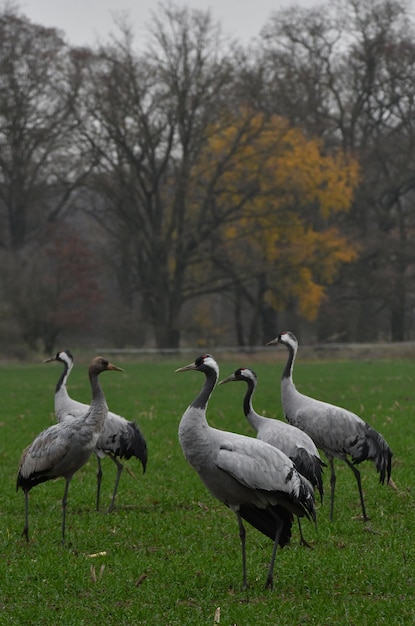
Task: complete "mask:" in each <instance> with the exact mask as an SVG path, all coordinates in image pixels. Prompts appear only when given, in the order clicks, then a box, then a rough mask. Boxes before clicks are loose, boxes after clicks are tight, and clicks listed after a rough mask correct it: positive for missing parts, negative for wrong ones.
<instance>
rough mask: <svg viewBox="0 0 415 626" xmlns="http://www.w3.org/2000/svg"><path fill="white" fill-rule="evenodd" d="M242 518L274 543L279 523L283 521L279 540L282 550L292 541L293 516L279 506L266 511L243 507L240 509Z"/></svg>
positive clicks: (270, 507) (247, 506) (253, 507)
mask: <svg viewBox="0 0 415 626" xmlns="http://www.w3.org/2000/svg"><path fill="white" fill-rule="evenodd" d="M239 513H240V515H241V517H242V518H243V519H244V520H245V521H246V522H248V524H251V526H253V527H254V528H256V529H257V530H259V531H260V532H261V533H262V534H263V535H266V536H267V537H269V538H270V539H272V541H274V539H275V535H276V532H277V529H278V527H279V522H280V521H282V523H283V527H282V531H281V535H280V538H279V542H278V543H279V545H280V547H281V548H283V547H284V546H286V545H288V544H289V543H290V539H291V527H292V523H293V519H294V518H293V514H292V513H291V512H290V511H288V510H287V509H285V508H284V507H282V506H279V505H273V506H269V507H268V508H266V509H260V508H258V507H255V506H249V505H242V506H241V507H240V509H239Z"/></svg>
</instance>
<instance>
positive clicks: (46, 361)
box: [42, 356, 56, 363]
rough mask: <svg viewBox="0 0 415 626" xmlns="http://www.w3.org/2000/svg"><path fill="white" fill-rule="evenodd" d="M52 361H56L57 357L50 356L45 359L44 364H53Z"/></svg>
mask: <svg viewBox="0 0 415 626" xmlns="http://www.w3.org/2000/svg"><path fill="white" fill-rule="evenodd" d="M52 361H56V357H55V356H50V357H49V358H48V359H45V360H44V361H42V363H51V362H52Z"/></svg>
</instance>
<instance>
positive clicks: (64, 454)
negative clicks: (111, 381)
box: [16, 357, 122, 542]
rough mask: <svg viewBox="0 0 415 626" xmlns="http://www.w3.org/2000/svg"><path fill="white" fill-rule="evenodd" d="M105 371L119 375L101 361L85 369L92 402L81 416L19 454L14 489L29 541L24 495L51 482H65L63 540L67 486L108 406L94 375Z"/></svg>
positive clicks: (89, 451)
mask: <svg viewBox="0 0 415 626" xmlns="http://www.w3.org/2000/svg"><path fill="white" fill-rule="evenodd" d="M107 370H115V371H122V370H121V368H119V367H116V366H115V365H113V364H112V363H109V362H108V361H107V360H106V359H103V358H102V357H95V358H94V359H93V360H92V361H91V364H90V366H89V370H88V373H89V380H90V384H91V391H92V401H91V404H90V405H89V406H87V410H86V411H84V414H83V415H82V416H80V417H77V418H74V419H73V420H71V421H66V422H61V423H58V424H54V425H53V426H50V427H49V428H47V429H46V430H44V431H42V432H41V433H40V434H39V435H38V436H37V437H36V438H35V439H34V441H33V442H32V443H31V444H30V445H29V446H28V447H27V448H26V449H25V450H24V451H23V454H22V456H21V459H20V463H19V470H18V475H17V482H16V489H17V490H18V489H19V488H21V489H22V490H23V492H24V495H25V526H24V529H23V533H22V534H23V535H25V537H26V540H27V541H28V540H29V523H28V510H29V504H28V493H29V491H30V490H31V489H32V488H33V487H35V486H36V485H38V484H39V483H42V482H46V481H48V480H52V479H54V478H59V477H63V478H65V491H64V496H63V499H62V542H64V540H65V523H66V504H67V495H68V489H69V483H70V481H71V480H72V477H73V475H74V473H75V472H77V471H78V470H79V469H80V468H81V467H82V466H83V465H85V463H86V462H87V461H88V459H89V457H90V456H91V454H92V452H93V450H94V448H95V446H96V444H97V441H98V438H99V435H100V432H101V429H102V427H103V425H104V421H105V418H106V415H107V413H108V406H107V403H106V400H105V396H104V393H103V391H102V388H101V386H100V384H99V381H98V375H99V374H100V373H101V372H104V371H107Z"/></svg>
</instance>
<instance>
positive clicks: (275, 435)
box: [219, 367, 326, 547]
mask: <svg viewBox="0 0 415 626" xmlns="http://www.w3.org/2000/svg"><path fill="white" fill-rule="evenodd" d="M238 381H241V382H245V383H246V384H247V390H246V393H245V396H244V399H243V409H244V413H245V416H246V418H247V420H248V422H249V423H250V424H251V426H252V428H253V429H254V430H255V432H256V433H257V438H258V439H261V441H265V442H266V443H269V444H271V445H272V446H274V447H276V448H278V449H279V450H281V451H282V452H284V454H286V455H287V456H288V457H289V458H290V459H291V460H292V461H293V462H294V464H295V467H296V468H297V470H298V471H299V472H300V474H302V475H303V476H305V478H307V480H308V481H309V482H310V483H311V484H312V486H313V488H314V489H318V491H319V493H320V497H321V500H323V475H322V468H323V467H326V464H325V463H323V461H322V460H321V458H320V454H319V452H318V450H317V447H316V445H315V443H314V441H313V440H312V439H311V437H309V436H308V435H307V433H305V432H304V431H302V430H300V429H299V428H296V427H295V426H292V425H291V424H287V423H286V422H282V421H281V420H278V419H273V418H269V417H264V416H263V415H259V413H257V412H256V411H255V409H254V407H253V404H252V398H253V395H254V393H255V390H256V387H257V383H258V378H257V375H256V374H255V372H254V371H252V370H251V369H249V368H247V367H240V368H239V369H237V370H235V371H234V373H233V374H231V375H230V376H228V377H227V378H224V379H223V380H221V381H220V383H219V385H223V384H225V383H230V382H238ZM298 526H299V530H300V536H301V543H303V544H304V545H306V546H308V547H310V546H309V544H308V543H307V541H306V540H305V539H304V536H303V531H302V528H301V522H300V518H298Z"/></svg>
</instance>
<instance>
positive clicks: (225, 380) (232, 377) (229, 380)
mask: <svg viewBox="0 0 415 626" xmlns="http://www.w3.org/2000/svg"><path fill="white" fill-rule="evenodd" d="M235 380H236V378H235V374H231V375H230V376H228V377H227V378H224V379H223V380H221V381H220V382H219V383H218V385H224V384H225V383H231V382H233V381H235Z"/></svg>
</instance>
